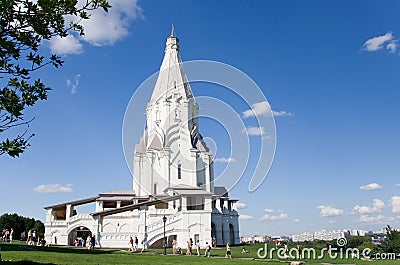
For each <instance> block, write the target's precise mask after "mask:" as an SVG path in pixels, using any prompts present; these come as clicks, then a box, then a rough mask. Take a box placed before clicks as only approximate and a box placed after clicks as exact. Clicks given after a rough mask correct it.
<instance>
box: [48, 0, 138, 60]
mask: <svg viewBox="0 0 400 265" xmlns="http://www.w3.org/2000/svg"><path fill="white" fill-rule="evenodd" d="M85 2H86V1H85ZM108 2H109V3H110V5H111V6H112V8H110V9H109V10H108V12H104V10H103V9H102V8H99V9H96V10H93V11H89V12H88V14H90V18H89V19H84V20H82V21H81V22H80V24H81V25H82V26H83V27H84V32H85V35H83V36H77V34H73V35H68V36H67V37H65V38H60V37H53V38H51V39H50V41H49V43H50V49H51V51H52V52H53V53H55V54H59V55H67V54H79V53H82V51H83V47H82V41H86V42H88V43H90V44H91V45H95V46H103V45H113V44H114V43H116V42H117V41H120V40H122V39H123V38H124V37H126V36H127V35H128V34H129V26H130V24H131V22H132V21H133V20H135V19H138V18H143V17H144V16H143V10H142V8H141V7H140V6H139V5H138V4H137V0H123V1H121V0H109V1H108ZM83 3H84V1H83V0H79V5H80V6H82V5H83ZM77 20H79V18H77V17H76V16H69V17H67V19H66V25H68V24H69V23H70V22H71V21H77Z"/></svg>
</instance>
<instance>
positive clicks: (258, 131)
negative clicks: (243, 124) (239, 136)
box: [243, 126, 265, 135]
mask: <svg viewBox="0 0 400 265" xmlns="http://www.w3.org/2000/svg"><path fill="white" fill-rule="evenodd" d="M243 132H244V133H246V132H247V134H248V135H265V128H264V127H251V126H250V127H247V128H246V129H245V130H243Z"/></svg>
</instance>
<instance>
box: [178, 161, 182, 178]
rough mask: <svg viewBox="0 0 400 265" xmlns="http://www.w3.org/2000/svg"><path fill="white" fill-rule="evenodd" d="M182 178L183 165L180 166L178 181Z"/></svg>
mask: <svg viewBox="0 0 400 265" xmlns="http://www.w3.org/2000/svg"><path fill="white" fill-rule="evenodd" d="M181 178H182V165H181V164H178V179H181Z"/></svg>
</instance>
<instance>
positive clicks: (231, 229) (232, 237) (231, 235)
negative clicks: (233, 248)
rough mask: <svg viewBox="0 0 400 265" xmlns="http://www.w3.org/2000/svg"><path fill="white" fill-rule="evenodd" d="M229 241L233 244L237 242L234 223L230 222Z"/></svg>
mask: <svg viewBox="0 0 400 265" xmlns="http://www.w3.org/2000/svg"><path fill="white" fill-rule="evenodd" d="M229 237H230V239H229V241H230V242H231V244H232V245H234V244H235V230H234V229H233V225H232V224H229Z"/></svg>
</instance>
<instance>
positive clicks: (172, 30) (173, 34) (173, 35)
mask: <svg viewBox="0 0 400 265" xmlns="http://www.w3.org/2000/svg"><path fill="white" fill-rule="evenodd" d="M170 37H175V28H174V23H172V29H171V36H170Z"/></svg>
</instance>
